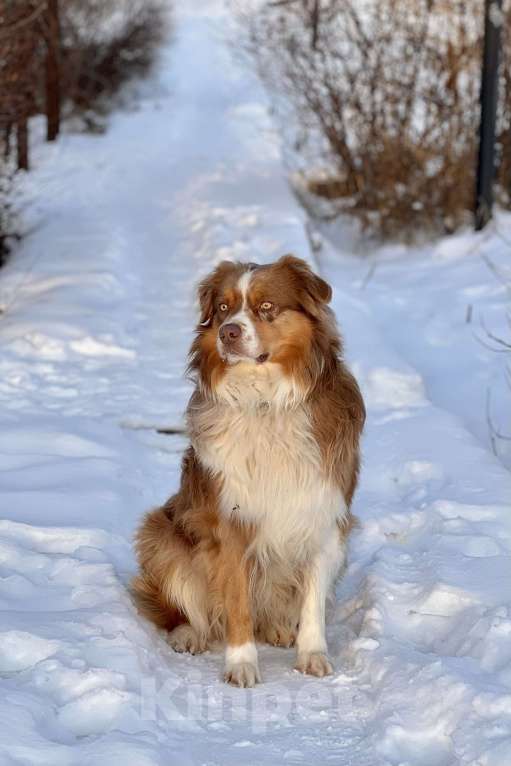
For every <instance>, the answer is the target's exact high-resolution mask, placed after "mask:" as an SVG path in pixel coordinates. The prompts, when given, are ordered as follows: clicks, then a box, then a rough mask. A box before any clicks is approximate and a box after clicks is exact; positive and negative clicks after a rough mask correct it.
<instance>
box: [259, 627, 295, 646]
mask: <svg viewBox="0 0 511 766" xmlns="http://www.w3.org/2000/svg"><path fill="white" fill-rule="evenodd" d="M261 640H262V641H265V642H266V643H267V644H271V645H272V646H282V647H284V648H285V649H289V648H290V647H291V646H294V645H295V641H296V630H292V629H290V628H286V627H283V626H276V627H273V626H268V627H267V628H266V629H265V630H264V632H263V633H262V634H261Z"/></svg>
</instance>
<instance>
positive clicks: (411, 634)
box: [0, 0, 511, 766]
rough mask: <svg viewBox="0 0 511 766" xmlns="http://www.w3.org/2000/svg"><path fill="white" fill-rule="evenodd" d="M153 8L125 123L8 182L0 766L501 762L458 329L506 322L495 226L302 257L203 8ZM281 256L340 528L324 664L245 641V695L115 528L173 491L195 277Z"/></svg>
mask: <svg viewBox="0 0 511 766" xmlns="http://www.w3.org/2000/svg"><path fill="white" fill-rule="evenodd" d="M176 5H177V6H178V7H177V10H176V14H175V25H176V29H175V39H174V41H173V43H172V44H169V46H168V48H167V49H165V51H164V52H163V57H162V62H161V67H160V71H159V72H158V74H157V75H155V77H154V78H153V79H152V80H151V82H149V83H147V84H146V86H145V87H144V89H143V94H142V96H141V101H140V103H139V106H138V108H137V109H136V110H134V111H133V112H132V113H123V114H118V115H117V116H115V117H114V118H113V119H112V123H111V127H110V129H109V131H108V132H107V133H106V135H103V136H79V135H68V136H64V137H63V138H62V139H61V140H60V141H59V143H58V144H56V145H55V146H48V145H41V146H39V147H38V149H37V152H36V156H35V163H34V164H35V169H34V171H33V172H32V173H30V175H29V176H27V178H26V179H24V180H23V181H22V183H21V186H20V195H21V199H23V200H24V204H25V210H26V212H25V217H26V222H27V225H30V226H32V227H33V229H34V230H33V233H31V234H30V235H29V236H27V238H26V239H25V240H24V241H23V243H22V245H21V246H20V248H19V249H18V250H17V252H16V253H15V254H14V257H13V258H12V260H11V261H10V263H9V264H8V266H7V267H6V268H5V269H3V270H2V272H1V273H0V306H1V308H2V309H3V313H2V314H1V315H0V342H1V353H0V422H1V430H0V513H1V517H2V521H1V522H0V600H1V604H0V610H1V611H0V691H1V693H0V721H1V722H2V727H1V731H0V764H1V766H22V765H23V766H25V765H27V766H32V764H38V765H39V764H40V765H41V766H42V765H44V766H61V765H62V766H64V765H66V766H67V765H68V764H69V765H71V764H73V765H74V764H76V765H79V766H84V765H87V764H108V766H154V765H155V764H158V765H161V766H167V765H168V764H169V763H176V764H208V765H209V764H211V765H212V764H218V765H219V766H224V765H225V764H240V763H246V764H272V765H273V764H276V763H279V764H280V763H290V764H306V765H309V764H319V763H334V764H352V765H353V766H378V765H379V764H389V765H390V764H393V765H396V766H397V764H400V765H401V766H405V765H410V766H454V765H455V764H478V765H479V766H508V765H509V764H510V763H511V555H510V554H511V514H510V506H511V480H510V475H509V473H508V472H507V471H506V470H505V468H504V467H503V465H502V463H501V462H500V461H499V460H498V459H497V458H496V457H495V456H494V455H493V454H492V451H491V449H490V441H489V438H488V430H487V422H486V414H485V399H486V389H487V387H488V386H490V388H491V389H492V391H493V392H494V395H493V399H492V401H493V403H494V406H495V407H496V410H495V412H494V416H495V420H496V421H497V422H498V425H499V426H500V427H501V429H502V430H505V423H504V422H502V417H503V415H504V413H505V412H506V406H507V404H506V399H505V389H504V388H503V386H502V380H503V377H502V376H503V372H504V369H503V365H504V359H503V355H498V354H494V353H493V352H491V351H488V350H487V349H485V348H484V346H483V345H482V344H481V343H479V341H478V340H477V339H476V337H475V336H476V335H481V334H482V333H481V332H480V318H481V317H483V318H484V320H485V322H486V324H487V326H488V328H489V329H491V330H493V331H495V332H497V334H499V333H503V332H504V331H505V304H506V299H507V298H508V296H507V295H506V291H505V287H504V286H503V285H502V283H501V281H500V280H499V279H497V278H496V276H495V274H494V273H493V272H492V271H491V270H490V269H489V268H488V267H487V265H486V263H485V262H484V261H483V260H482V259H481V254H483V255H485V256H488V257H490V258H491V259H492V260H493V261H494V262H495V264H496V266H497V267H498V269H500V270H503V269H504V270H505V269H506V268H508V269H509V256H508V253H509V251H510V249H511V245H510V244H509V242H511V218H510V217H509V216H502V217H501V218H499V220H498V230H493V231H490V233H489V234H484V235H479V236H478V237H476V236H474V235H471V234H462V235H459V236H457V237H453V238H450V239H446V240H444V241H442V242H440V243H437V244H435V245H434V246H430V247H428V248H418V249H416V250H405V249H403V248H401V247H393V248H385V249H384V250H383V251H381V250H380V251H379V252H374V253H372V254H370V255H369V256H368V257H361V256H360V254H353V252H352V250H353V248H352V246H351V245H348V244H345V245H344V246H342V247H341V246H340V245H339V242H340V239H339V232H334V233H332V232H329V233H327V235H325V233H324V232H323V237H322V241H323V246H322V248H321V250H320V251H319V253H318V254H317V256H313V255H312V254H311V253H310V252H309V244H308V237H307V236H306V233H305V225H304V224H305V217H304V214H303V212H302V211H301V209H300V208H299V207H298V205H297V203H296V201H295V199H294V198H293V196H292V194H291V193H290V191H289V189H288V186H287V184H286V179H285V172H284V170H283V168H282V164H281V153H280V148H279V141H278V137H277V135H276V133H275V130H274V129H273V128H272V125H271V123H270V121H269V118H268V113H267V108H266V100H265V97H264V94H263V92H262V90H261V88H260V86H259V85H258V84H257V82H256V81H255V79H254V78H253V76H252V75H251V74H250V73H249V72H247V71H246V70H244V69H243V68H242V66H241V64H240V62H239V60H238V59H237V57H236V56H234V57H233V55H232V50H231V48H230V46H229V45H228V44H227V43H226V41H225V39H224V38H225V31H226V28H227V27H228V26H229V16H228V11H227V10H226V9H225V8H224V5H223V3H222V2H221V0H193V1H192V0H188V2H187V3H179V4H176ZM506 232H507V233H506ZM329 234H332V237H331V239H329V236H328V235H329ZM506 239H507V240H509V242H508V243H506V241H505V240H506ZM332 241H334V242H336V243H337V245H336V246H334V245H332ZM359 249H360V247H359ZM286 251H293V252H295V253H296V254H298V255H302V256H304V257H308V258H311V259H312V260H314V258H315V259H316V265H317V266H319V268H321V270H322V272H323V274H324V275H325V277H326V278H328V279H329V280H330V281H331V282H332V283H333V284H334V286H335V296H334V306H335V309H336V312H337V315H338V317H339V321H340V323H341V325H342V327H343V330H344V333H345V336H346V343H347V350H348V357H349V360H350V363H351V364H352V366H353V369H354V370H355V372H356V374H357V376H358V378H359V380H360V382H361V384H362V386H363V389H364V393H365V396H366V400H367V404H368V411H369V418H368V425H367V431H366V437H365V444H364V453H365V468H364V472H363V476H362V481H361V486H360V490H359V492H358V495H357V497H356V502H355V512H356V514H357V515H358V516H359V518H360V520H361V526H360V529H359V530H358V531H357V532H356V533H355V535H354V537H353V544H352V550H351V563H350V566H349V569H348V572H347V575H346V577H345V579H344V581H343V582H342V583H341V584H340V586H339V588H338V594H337V602H336V605H335V607H334V609H333V615H332V620H331V623H330V627H329V640H330V646H331V651H332V656H333V659H334V662H335V665H336V673H335V675H334V676H333V677H331V678H327V679H322V680H315V679H311V678H304V677H302V676H301V675H299V674H297V673H295V672H294V671H293V670H292V669H291V667H292V658H293V652H292V651H291V650H281V649H272V648H269V647H264V648H262V651H261V665H262V671H263V676H264V679H263V680H264V683H263V684H262V685H260V686H258V687H257V688H256V689H254V690H240V689H233V688H231V687H228V686H226V685H224V684H223V683H222V682H221V680H220V667H221V658H220V655H219V654H215V653H207V654H205V655H202V656H198V657H190V656H183V655H176V654H173V653H172V652H171V650H170V649H169V648H168V646H167V645H166V643H165V640H164V638H163V636H161V635H159V634H158V633H157V632H156V630H154V629H153V628H152V627H151V626H150V625H148V624H147V623H145V622H144V621H143V620H142V619H141V618H140V617H139V616H138V615H137V613H136V611H135V609H134V607H133V605H132V603H131V601H130V598H129V596H128V594H127V591H126V584H127V582H128V581H129V577H130V576H131V574H132V572H133V571H134V559H133V553H132V550H131V536H132V533H133V530H134V528H135V526H136V525H137V523H138V521H139V519H140V517H141V515H142V513H143V512H144V511H145V510H146V509H147V508H149V507H151V506H152V505H154V504H156V503H159V502H161V501H162V500H164V499H165V498H166V497H167V496H168V495H169V494H170V493H171V492H172V491H173V490H174V489H175V487H176V484H177V481H178V475H179V460H180V454H181V451H182V448H183V444H184V441H183V437H182V436H181V435H179V434H178V435H163V434H159V433H157V432H156V430H155V428H161V427H164V428H165V427H167V428H175V427H178V428H179V427H180V426H181V424H182V419H181V413H182V411H183V408H184V406H185V403H186V400H187V397H188V394H189V390H190V388H189V384H188V383H186V381H185V380H184V379H183V371H184V366H185V356H186V351H187V347H188V344H189V342H190V338H191V330H192V327H193V325H194V322H195V307H194V296H193V286H194V283H195V282H196V281H197V279H198V277H199V276H200V275H202V274H203V273H205V272H206V271H207V270H208V269H209V268H210V267H211V266H212V264H213V263H215V262H216V261H217V260H220V259H222V258H241V259H243V258H246V259H249V260H261V261H268V260H272V259H273V258H275V257H276V256H278V255H280V254H282V253H284V252H286ZM506 263H507V266H506ZM468 305H470V306H471V307H472V308H471V309H470V310H468V309H467V306H468ZM467 311H468V314H469V318H471V321H470V322H467V321H466V320H467ZM500 446H501V449H502V450H504V451H505V445H500ZM502 454H503V458H504V459H507V458H508V455H506V454H505V453H504V452H503V453H502Z"/></svg>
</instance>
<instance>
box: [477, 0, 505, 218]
mask: <svg viewBox="0 0 511 766" xmlns="http://www.w3.org/2000/svg"><path fill="white" fill-rule="evenodd" d="M502 21H503V15H502V0H485V19H484V53H483V71H482V78H481V122H480V126H479V157H478V164H477V185H476V208H475V228H476V231H480V230H481V229H483V228H484V227H485V226H486V224H487V223H488V221H489V220H490V218H491V216H492V207H493V180H494V176H495V126H496V121H497V98H498V89H499V59H500V29H501V27H502Z"/></svg>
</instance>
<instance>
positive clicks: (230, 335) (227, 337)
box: [219, 322, 241, 345]
mask: <svg viewBox="0 0 511 766" xmlns="http://www.w3.org/2000/svg"><path fill="white" fill-rule="evenodd" d="M219 335H220V340H221V341H222V343H223V344H224V345H227V344H229V343H234V341H235V340H238V338H239V337H241V327H240V326H239V324H235V323H234V322H230V323H229V324H224V325H222V327H221V328H220V332H219Z"/></svg>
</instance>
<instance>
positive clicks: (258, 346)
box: [133, 255, 365, 686]
mask: <svg viewBox="0 0 511 766" xmlns="http://www.w3.org/2000/svg"><path fill="white" fill-rule="evenodd" d="M330 298H331V289H330V287H329V285H328V284H327V283H326V282H325V281H324V280H323V279H321V278H320V277H318V276H316V275H315V274H314V273H313V272H312V271H311V270H310V269H309V267H308V266H307V264H306V263H305V262H304V261H302V260H300V259H298V258H295V257H293V256H291V255H286V256H284V257H283V258H281V259H280V260H278V261H277V262H276V263H273V264H270V265H265V266H258V265H256V264H253V263H248V264H244V263H231V262H222V263H220V264H219V266H217V268H216V269H215V270H214V271H213V273H212V274H211V275H210V276H208V277H207V278H206V279H204V281H203V282H202V283H201V284H200V286H199V300H200V307H201V317H200V324H199V325H198V327H197V332H196V337H195V340H194V341H193V344H192V347H191V351H190V370H191V372H192V373H193V375H194V378H195V380H196V388H195V392H194V393H193V395H192V397H191V400H190V403H189V406H188V410H187V417H188V429H189V434H190V439H191V446H190V447H189V448H188V450H187V451H186V453H185V455H184V459H183V465H182V476H181V486H180V489H179V491H178V492H177V494H176V495H174V496H173V497H171V498H170V500H168V501H167V502H166V503H165V505H164V506H163V507H162V508H159V509H157V510H155V511H152V512H151V513H149V514H148V515H147V516H146V518H145V520H144V522H143V524H142V526H141V527H140V529H139V531H138V533H137V541H136V546H137V552H138V558H139V562H140V568H141V571H140V574H139V575H138V576H137V577H136V578H135V580H134V582H133V589H134V593H135V596H136V599H137V602H138V605H139V607H140V609H141V611H142V613H143V614H145V615H146V616H147V617H148V618H149V619H150V620H152V621H153V622H154V623H156V625H158V626H159V627H161V628H164V629H166V630H167V631H169V636H168V640H169V643H170V645H171V646H172V647H173V648H174V649H175V650H176V651H189V652H192V653H194V652H199V651H201V650H203V649H204V648H206V646H207V645H208V643H209V642H211V641H216V640H218V639H220V640H221V641H223V642H225V644H226V652H225V674H224V678H225V680H226V681H229V682H230V683H233V684H236V685H238V686H253V685H254V684H255V683H256V681H259V680H260V675H259V668H258V662H257V650H256V640H259V641H267V642H269V643H271V644H276V645H280V646H291V645H292V644H293V643H295V641H296V646H297V662H296V668H297V669H298V670H300V671H302V672H304V673H310V674H313V675H316V676H323V675H326V674H329V673H331V672H332V666H331V664H330V662H329V660H328V657H327V645H326V640H325V602H326V599H327V595H328V593H329V591H330V589H331V587H332V585H333V583H334V581H335V579H336V577H337V576H338V574H339V572H340V570H341V569H342V566H343V564H344V561H345V553H346V538H347V535H348V533H349V531H350V529H351V527H352V525H353V517H352V516H351V514H350V510H349V509H350V504H351V501H352V498H353V493H354V491H355V487H356V484H357V478H358V470H359V438H360V434H361V431H362V427H363V424H364V418H365V410H364V403H363V400H362V397H361V394H360V391H359V388H358V386H357V383H356V381H355V379H354V378H353V376H352V375H351V374H350V372H349V371H348V370H347V368H346V366H345V364H344V363H343V361H342V358H341V341H340V338H339V334H338V331H337V328H336V325H335V319H334V316H333V313H332V311H331V310H330V309H329V308H328V306H327V303H328V302H329V301H330Z"/></svg>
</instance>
